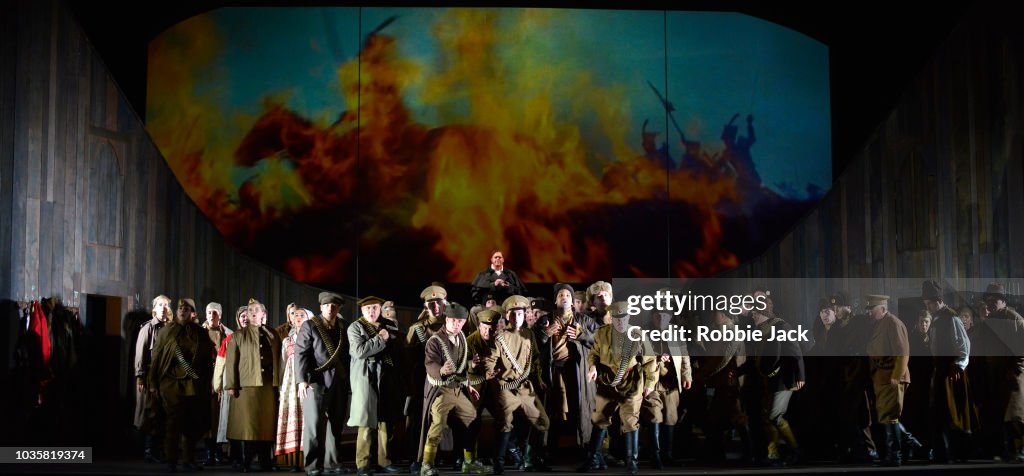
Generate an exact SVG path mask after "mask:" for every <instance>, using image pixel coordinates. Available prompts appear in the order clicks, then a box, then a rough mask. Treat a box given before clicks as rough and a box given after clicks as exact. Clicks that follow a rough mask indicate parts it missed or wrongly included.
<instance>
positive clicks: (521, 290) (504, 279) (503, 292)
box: [471, 250, 526, 302]
mask: <svg viewBox="0 0 1024 476" xmlns="http://www.w3.org/2000/svg"><path fill="white" fill-rule="evenodd" d="M471 293H472V296H473V302H484V299H483V297H484V295H486V294H492V295H494V300H495V302H502V301H504V300H505V299H507V298H508V297H509V296H512V295H516V294H526V286H524V285H523V282H522V281H520V280H519V275H517V274H516V272H515V271H512V270H511V269H506V268H505V255H504V254H503V253H502V252H501V251H497V250H495V251H494V252H493V253H491V266H490V267H489V268H487V269H485V270H483V271H481V272H480V273H478V274H477V275H476V278H475V279H474V280H473V287H472V289H471Z"/></svg>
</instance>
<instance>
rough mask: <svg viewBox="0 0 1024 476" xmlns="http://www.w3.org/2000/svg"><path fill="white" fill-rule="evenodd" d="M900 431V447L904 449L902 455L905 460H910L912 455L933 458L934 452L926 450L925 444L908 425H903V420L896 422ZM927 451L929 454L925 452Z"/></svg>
mask: <svg viewBox="0 0 1024 476" xmlns="http://www.w3.org/2000/svg"><path fill="white" fill-rule="evenodd" d="M896 426H897V427H899V428H898V429H899V431H900V448H901V449H902V452H901V456H902V457H903V459H904V460H910V458H911V457H915V458H920V459H927V460H932V459H933V458H934V454H933V453H932V452H931V451H927V452H925V451H924V445H923V444H921V442H920V441H918V439H917V438H914V435H912V434H910V432H909V431H907V427H905V426H903V422H899V423H897V424H896ZM925 453H927V454H925Z"/></svg>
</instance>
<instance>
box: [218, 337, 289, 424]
mask: <svg viewBox="0 0 1024 476" xmlns="http://www.w3.org/2000/svg"><path fill="white" fill-rule="evenodd" d="M233 336H234V337H232V338H231V340H230V341H228V348H227V354H226V356H225V359H226V362H225V374H224V379H225V382H224V387H225V388H226V389H228V390H232V389H234V390H238V397H236V398H235V400H234V401H232V402H231V408H230V410H229V412H230V413H229V416H228V438H229V439H232V440H243V441H273V440H274V438H275V437H276V436H277V412H276V411H275V405H276V404H277V399H276V398H275V397H274V390H275V387H277V386H278V385H280V383H281V341H280V340H278V339H277V333H276V332H274V331H273V330H272V329H269V328H267V327H264V326H259V327H256V326H249V327H246V328H245V329H242V330H240V331H238V332H236V333H235V334H233Z"/></svg>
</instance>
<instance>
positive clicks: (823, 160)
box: [209, 8, 832, 198]
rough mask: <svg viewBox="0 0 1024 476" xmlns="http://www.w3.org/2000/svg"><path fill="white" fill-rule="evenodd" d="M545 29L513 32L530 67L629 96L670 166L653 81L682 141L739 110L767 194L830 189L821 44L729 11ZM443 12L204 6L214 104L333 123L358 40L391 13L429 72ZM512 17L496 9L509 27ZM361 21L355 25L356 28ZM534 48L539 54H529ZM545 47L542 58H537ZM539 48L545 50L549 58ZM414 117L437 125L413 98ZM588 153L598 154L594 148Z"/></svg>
mask: <svg viewBox="0 0 1024 476" xmlns="http://www.w3.org/2000/svg"><path fill="white" fill-rule="evenodd" d="M549 12H553V13H555V15H553V20H551V21H550V22H548V23H547V24H546V25H545V26H544V27H543V29H542V30H541V32H542V33H543V34H539V35H536V36H534V37H530V38H522V39H521V40H522V41H528V42H531V43H533V44H534V46H535V47H534V48H532V49H531V51H533V52H541V54H540V56H539V57H534V58H530V60H531V61H547V60H551V61H558V62H566V61H569V62H572V63H574V64H575V65H577V66H581V65H582V67H584V68H589V69H591V71H592V73H593V78H594V81H595V82H598V83H604V84H618V85H620V86H621V87H622V88H623V90H624V91H625V92H626V96H627V97H628V98H629V104H628V105H624V106H626V107H628V108H629V115H630V117H632V118H633V119H632V121H630V123H629V124H623V125H622V127H623V128H625V130H626V131H627V132H626V136H627V137H636V138H637V139H636V147H637V149H638V150H639V149H640V145H639V137H640V129H641V125H642V124H643V122H644V120H649V121H650V123H649V125H648V126H647V130H648V131H652V130H653V131H657V132H659V133H660V134H659V136H658V141H659V143H660V142H661V141H667V142H668V144H669V148H670V153H671V155H672V156H673V157H675V159H676V160H677V161H678V160H679V156H680V153H681V147H680V145H679V135H678V134H677V133H676V132H675V126H674V125H673V124H672V123H671V122H670V121H669V120H668V119H667V116H666V115H665V112H664V111H665V109H664V108H663V106H662V104H661V103H660V102H659V101H658V99H657V97H656V96H655V95H654V93H653V92H652V91H651V89H650V87H649V86H648V84H647V82H648V81H650V82H651V83H653V84H654V85H655V86H656V87H657V88H658V89H659V90H660V91H661V92H662V93H663V94H666V95H667V96H668V99H669V101H671V103H672V104H673V106H674V107H675V112H673V115H674V118H675V120H676V121H677V123H678V125H679V127H681V128H682V130H683V132H684V133H685V134H686V135H687V139H689V140H699V141H701V142H702V144H704V145H705V148H706V149H708V150H711V151H714V150H716V148H720V147H721V145H720V144H721V140H720V138H719V136H720V134H721V132H722V126H723V125H724V124H726V123H727V122H728V121H729V119H730V118H731V117H732V116H733V114H740V118H739V119H738V120H737V122H736V123H737V124H738V125H740V126H741V127H740V134H741V135H744V134H746V128H745V125H744V121H745V117H746V116H747V115H748V114H752V115H753V116H754V117H755V122H754V126H755V129H756V135H757V143H756V144H755V145H754V146H753V148H752V155H753V157H754V161H755V163H756V165H757V169H758V172H759V173H760V174H761V177H762V179H763V181H764V184H765V186H767V187H769V188H771V189H773V190H775V191H777V192H780V193H782V194H784V195H789V196H793V197H794V198H804V197H805V196H806V189H807V187H808V186H814V187H817V188H819V189H820V190H822V191H824V190H828V188H829V187H830V184H831V182H832V170H831V163H832V160H831V123H830V108H829V77H828V70H829V65H828V49H827V48H826V47H825V46H824V45H823V44H821V43H819V42H817V41H815V40H813V39H811V38H809V37H807V36H804V35H802V34H800V33H797V32H794V31H791V30H788V29H786V28H784V27H781V26H778V25H775V24H772V23H769V22H766V21H763V20H759V19H757V18H754V17H750V16H746V15H742V14H735V13H714V12H667V13H665V12H660V11H618V10H550V11H549ZM443 13H444V12H443V10H438V9H411V8H363V9H361V11H360V9H358V8H224V9H220V10H216V11H214V12H211V13H210V14H209V15H212V18H213V19H214V21H215V23H216V25H217V27H218V29H219V31H220V33H221V36H222V38H224V39H225V40H226V41H225V44H224V48H223V50H222V51H221V53H220V55H219V57H218V61H217V64H215V65H214V66H215V67H216V68H217V69H218V71H220V74H219V75H218V83H217V84H216V85H212V84H211V85H210V86H209V87H211V88H213V87H215V88H216V89H217V94H216V97H217V101H218V103H219V104H221V105H222V106H223V107H224V108H225V109H228V110H232V111H233V112H234V113H238V114H252V115H257V114H259V111H260V108H261V104H262V102H261V101H262V98H264V97H267V96H274V97H277V98H283V101H284V103H285V104H286V105H287V106H288V107H289V108H291V109H292V110H294V111H296V112H298V113H299V114H302V115H303V116H305V117H307V118H309V119H311V120H314V121H316V122H319V123H323V124H329V123H331V122H332V121H334V120H335V119H337V117H338V116H339V114H341V113H342V112H343V111H344V109H345V105H344V101H343V100H342V97H341V91H340V87H339V82H338V79H337V72H336V71H337V68H338V66H340V65H341V64H342V63H344V62H346V61H350V60H351V59H352V58H354V57H355V55H356V54H357V53H358V49H359V45H360V43H361V41H362V37H363V36H364V35H365V34H366V33H368V32H369V31H371V30H373V29H374V28H376V27H377V26H378V25H380V24H381V23H382V22H384V21H385V20H387V19H389V18H391V17H397V19H396V20H395V21H394V22H393V23H391V24H390V25H388V26H387V27H386V28H385V30H384V33H386V34H388V35H391V36H394V37H395V38H396V39H397V40H398V46H399V49H400V52H401V54H402V55H403V56H405V57H407V58H409V59H411V60H413V61H416V62H418V63H420V64H422V65H425V67H426V68H427V69H426V70H424V73H425V74H430V70H429V68H430V67H431V65H433V64H435V63H436V58H435V56H436V53H437V50H436V48H437V46H436V44H435V41H434V36H433V35H432V29H434V28H436V27H437V26H438V22H439V21H440V19H441V18H442V17H443ZM518 13H521V10H517V9H508V10H501V11H500V15H499V18H500V19H501V20H500V21H515V20H514V18H515V17H516V16H517V14H518ZM360 23H361V26H360ZM537 45H541V46H542V47H537ZM545 52H546V53H545ZM544 54H548V55H551V58H545V57H544ZM408 94H409V97H408V98H407V101H406V102H407V105H408V106H409V107H410V109H411V110H412V111H413V114H414V119H415V120H416V121H418V122H421V123H423V124H426V125H428V126H433V125H439V124H440V123H442V122H443V119H441V118H439V117H438V113H437V111H435V110H433V109H431V108H430V107H426V106H424V105H422V104H421V103H419V102H418V101H417V99H416V97H415V95H414V94H413V92H409V93H408ZM593 146H594V147H601V146H602V144H600V141H599V140H597V141H595V143H594V145H593Z"/></svg>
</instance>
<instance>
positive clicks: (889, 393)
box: [867, 312, 910, 424]
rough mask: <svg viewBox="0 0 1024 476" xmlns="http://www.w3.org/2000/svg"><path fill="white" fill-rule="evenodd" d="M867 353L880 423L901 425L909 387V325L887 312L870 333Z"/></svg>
mask: <svg viewBox="0 0 1024 476" xmlns="http://www.w3.org/2000/svg"><path fill="white" fill-rule="evenodd" d="M867 353H868V356H869V357H870V358H871V381H872V384H873V385H874V389H875V409H876V411H877V413H878V422H879V423H882V424H891V423H898V422H899V419H900V415H901V414H902V413H903V397H904V394H905V393H906V391H907V385H909V384H910V367H909V366H908V364H909V362H910V340H909V338H908V337H907V326H906V325H904V324H903V322H902V321H900V319H899V318H898V317H896V316H894V315H893V314H892V313H889V312H887V313H885V315H884V316H882V318H881V319H880V320H879V321H878V322H877V323H876V324H875V328H874V330H873V331H872V332H871V337H870V338H869V339H868V345H867ZM891 379H897V380H899V385H892V384H891V383H890V380H891Z"/></svg>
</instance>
